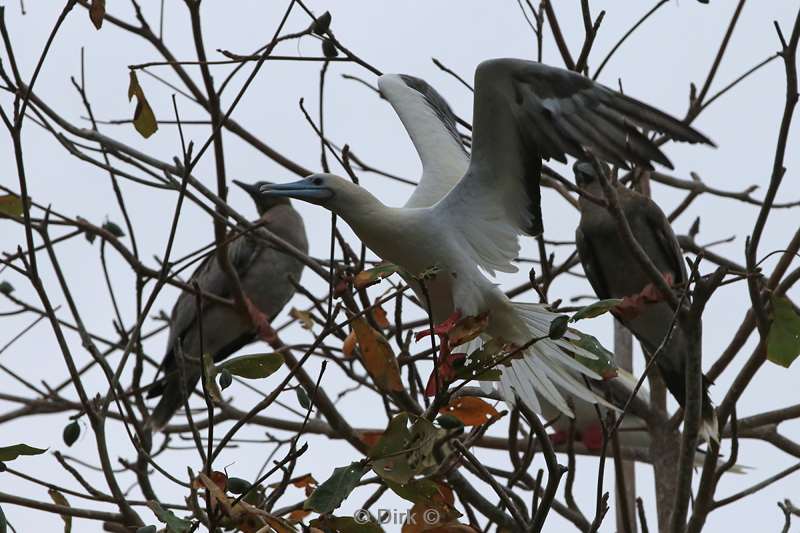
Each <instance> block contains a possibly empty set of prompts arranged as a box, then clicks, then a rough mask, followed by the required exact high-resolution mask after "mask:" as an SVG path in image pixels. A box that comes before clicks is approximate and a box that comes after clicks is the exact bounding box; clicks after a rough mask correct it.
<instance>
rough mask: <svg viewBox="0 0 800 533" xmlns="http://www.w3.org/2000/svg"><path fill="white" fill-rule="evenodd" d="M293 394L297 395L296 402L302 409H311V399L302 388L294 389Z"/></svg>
mask: <svg viewBox="0 0 800 533" xmlns="http://www.w3.org/2000/svg"><path fill="white" fill-rule="evenodd" d="M294 393H295V394H296V395H297V401H298V402H299V403H300V405H302V406H303V409H311V405H312V404H311V398H309V397H308V394H307V393H306V390H305V389H304V388H303V387H297V388H295V389H294Z"/></svg>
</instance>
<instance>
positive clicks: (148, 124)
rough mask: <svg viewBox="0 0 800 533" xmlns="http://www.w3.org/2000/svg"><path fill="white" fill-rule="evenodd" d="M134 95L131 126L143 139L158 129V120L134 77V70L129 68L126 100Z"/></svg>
mask: <svg viewBox="0 0 800 533" xmlns="http://www.w3.org/2000/svg"><path fill="white" fill-rule="evenodd" d="M134 96H135V97H136V110H135V111H134V112H133V126H134V127H135V128H136V131H138V132H139V134H140V135H141V136H142V137H144V138H145V139H146V138H148V137H150V136H151V135H152V134H154V133H155V132H156V131H157V130H158V122H157V121H156V116H155V114H153V109H152V108H151V107H150V104H149V103H148V102H147V98H145V97H144V91H143V90H142V87H141V86H140V85H139V80H138V79H136V72H134V71H133V70H131V79H130V85H128V101H130V100H131V98H133V97H134Z"/></svg>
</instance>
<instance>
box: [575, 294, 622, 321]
mask: <svg viewBox="0 0 800 533" xmlns="http://www.w3.org/2000/svg"><path fill="white" fill-rule="evenodd" d="M621 303H622V298H609V299H607V300H599V301H597V302H595V303H593V304H591V305H587V306H586V307H583V308H582V309H579V310H578V312H577V313H575V314H574V315H572V319H570V322H577V321H578V320H581V319H584V318H594V317H596V316H600V315H602V314H603V313H607V312H609V311H611V310H612V309H613V308H615V307H616V306H618V305H619V304H621Z"/></svg>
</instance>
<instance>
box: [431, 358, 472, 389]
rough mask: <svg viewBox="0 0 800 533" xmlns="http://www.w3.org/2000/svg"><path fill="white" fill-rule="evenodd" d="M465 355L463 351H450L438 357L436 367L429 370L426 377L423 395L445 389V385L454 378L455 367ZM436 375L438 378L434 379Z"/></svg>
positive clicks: (455, 373) (455, 374)
mask: <svg viewBox="0 0 800 533" xmlns="http://www.w3.org/2000/svg"><path fill="white" fill-rule="evenodd" d="M466 357H467V355H466V354H463V353H450V354H448V356H447V357H445V358H444V359H441V358H440V359H439V361H438V363H437V368H436V369H435V370H434V371H433V372H431V375H430V376H429V377H428V383H427V385H426V386H425V396H436V393H437V392H439V391H440V390H443V389H446V388H447V386H448V385H449V384H450V383H451V382H452V381H453V380H454V379H456V376H457V371H456V367H457V366H458V364H459V362H461V361H463V360H464V359H465V358H466ZM436 376H438V379H436Z"/></svg>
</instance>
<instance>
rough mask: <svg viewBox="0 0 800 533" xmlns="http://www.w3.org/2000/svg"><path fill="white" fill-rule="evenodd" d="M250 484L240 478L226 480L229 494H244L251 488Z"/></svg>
mask: <svg viewBox="0 0 800 533" xmlns="http://www.w3.org/2000/svg"><path fill="white" fill-rule="evenodd" d="M252 486H253V485H252V483H250V482H249V481H247V480H245V479H242V478H240V477H229V478H228V491H229V492H230V493H231V494H244V493H245V492H247V491H248V490H250V488H251V487H252Z"/></svg>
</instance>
